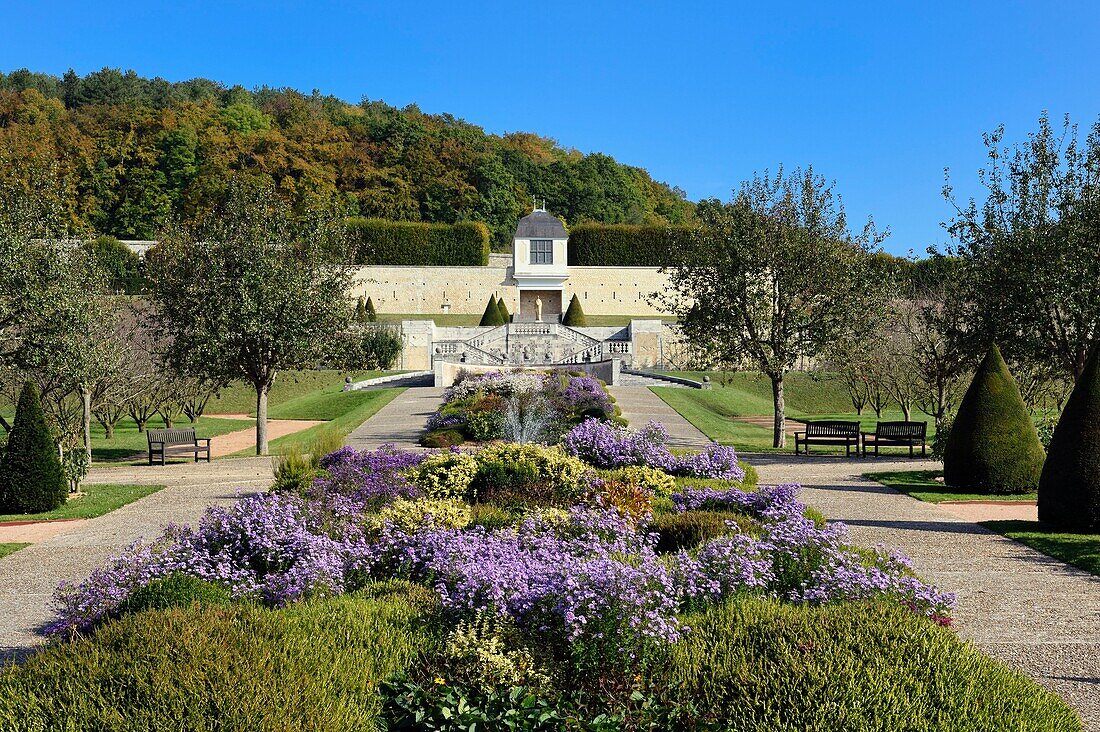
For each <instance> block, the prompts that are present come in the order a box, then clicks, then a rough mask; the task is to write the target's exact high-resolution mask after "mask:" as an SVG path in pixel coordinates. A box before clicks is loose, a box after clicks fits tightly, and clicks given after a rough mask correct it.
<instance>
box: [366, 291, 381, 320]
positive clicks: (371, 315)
mask: <svg viewBox="0 0 1100 732" xmlns="http://www.w3.org/2000/svg"><path fill="white" fill-rule="evenodd" d="M366 311H367V322H368V323H377V322H378V311H377V310H375V309H374V301H373V300H371V299H370V298H369V297H368V298H367V308H366Z"/></svg>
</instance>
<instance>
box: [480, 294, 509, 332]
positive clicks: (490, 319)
mask: <svg viewBox="0 0 1100 732" xmlns="http://www.w3.org/2000/svg"><path fill="white" fill-rule="evenodd" d="M478 325H504V321H503V320H501V318H500V308H498V307H497V299H496V296H495V295H490V296H489V302H487V303H485V312H484V313H482V314H481V322H480V323H478Z"/></svg>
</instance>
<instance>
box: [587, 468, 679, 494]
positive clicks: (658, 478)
mask: <svg viewBox="0 0 1100 732" xmlns="http://www.w3.org/2000/svg"><path fill="white" fill-rule="evenodd" d="M600 477H601V478H604V479H611V480H617V481H620V482H624V483H631V484H633V485H636V486H638V487H639V488H641V489H642V490H645V491H647V492H649V493H652V494H653V495H654V496H655V497H659V498H666V497H668V496H671V495H672V491H673V490H674V489H675V488H676V485H677V480H676V479H675V478H673V477H672V476H671V475H669V474H668V473H666V472H664V471H663V470H657V469H656V468H650V467H648V466H645V465H628V466H626V467H624V468H614V469H612V470H601V471H600Z"/></svg>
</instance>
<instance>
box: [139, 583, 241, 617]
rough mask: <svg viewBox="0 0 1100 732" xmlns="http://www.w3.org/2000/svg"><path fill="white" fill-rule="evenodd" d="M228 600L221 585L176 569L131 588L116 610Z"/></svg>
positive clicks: (157, 608) (201, 603) (224, 601)
mask: <svg viewBox="0 0 1100 732" xmlns="http://www.w3.org/2000/svg"><path fill="white" fill-rule="evenodd" d="M229 603H230V597H229V593H228V592H227V591H226V590H225V588H224V587H221V586H220V585H216V584H214V583H213V582H208V581H206V580H202V579H199V578H198V577H193V576H191V575H188V574H182V573H176V574H170V575H168V576H167V577H162V578H160V579H158V580H153V581H152V582H150V583H149V584H147V585H145V586H144V587H139V588H138V589H136V590H134V592H133V593H131V594H130V596H129V597H127V598H126V600H125V601H124V602H123V603H122V604H121V605H119V607H118V614H119V615H126V614H128V613H139V612H143V611H145V610H169V609H171V608H179V607H190V606H191V605H196V604H197V605H212V606H226V605H229Z"/></svg>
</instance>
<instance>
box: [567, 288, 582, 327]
mask: <svg viewBox="0 0 1100 732" xmlns="http://www.w3.org/2000/svg"><path fill="white" fill-rule="evenodd" d="M561 322H562V325H568V326H570V327H571V328H583V327H585V326H586V325H588V319H587V318H586V317H584V308H582V307H581V301H580V300H578V299H577V295H576V293H574V294H573V297H572V298H571V299H570V300H569V307H568V308H566V309H565V316H564V317H562V319H561Z"/></svg>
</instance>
